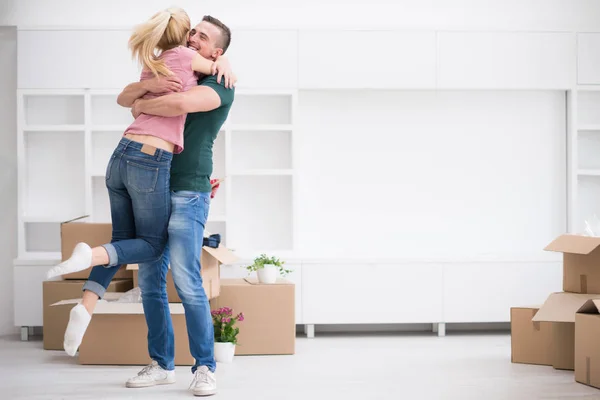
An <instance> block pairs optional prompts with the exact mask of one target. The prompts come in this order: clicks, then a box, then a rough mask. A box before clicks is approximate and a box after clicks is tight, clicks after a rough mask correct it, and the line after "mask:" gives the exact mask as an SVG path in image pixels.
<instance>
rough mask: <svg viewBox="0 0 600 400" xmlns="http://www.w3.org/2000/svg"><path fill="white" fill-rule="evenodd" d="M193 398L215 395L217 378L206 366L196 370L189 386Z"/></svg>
mask: <svg viewBox="0 0 600 400" xmlns="http://www.w3.org/2000/svg"><path fill="white" fill-rule="evenodd" d="M190 389H191V391H192V393H194V396H211V395H213V394H216V393H217V378H215V374H214V372H211V371H210V370H209V369H208V367H207V366H204V365H203V366H201V367H198V369H196V374H195V375H194V380H193V381H192V384H191V385H190Z"/></svg>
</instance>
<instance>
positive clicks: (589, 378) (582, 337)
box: [575, 299, 600, 389]
mask: <svg viewBox="0 0 600 400" xmlns="http://www.w3.org/2000/svg"><path fill="white" fill-rule="evenodd" d="M598 338H600V299H593V300H588V301H587V302H586V303H585V304H584V305H583V306H582V307H581V308H580V309H579V311H578V312H577V315H576V316H575V380H576V381H577V382H579V383H583V384H585V385H588V386H593V387H595V388H599V389H600V346H599V345H598Z"/></svg>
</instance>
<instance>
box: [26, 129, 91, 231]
mask: <svg viewBox="0 0 600 400" xmlns="http://www.w3.org/2000/svg"><path fill="white" fill-rule="evenodd" d="M24 141H25V162H26V167H25V171H26V178H25V182H26V184H25V188H24V189H25V193H23V195H24V196H25V199H24V203H23V204H24V210H23V213H24V215H30V216H39V217H40V218H56V217H57V216H60V217H61V218H66V219H71V218H76V217H79V216H81V215H84V214H85V168H84V165H85V162H84V158H85V151H84V135H83V133H82V132H25V133H24Z"/></svg>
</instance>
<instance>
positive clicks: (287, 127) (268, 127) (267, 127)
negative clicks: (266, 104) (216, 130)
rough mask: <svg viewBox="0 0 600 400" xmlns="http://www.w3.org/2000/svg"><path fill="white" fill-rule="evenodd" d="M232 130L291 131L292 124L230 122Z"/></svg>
mask: <svg viewBox="0 0 600 400" xmlns="http://www.w3.org/2000/svg"><path fill="white" fill-rule="evenodd" d="M230 127H231V130H232V131H249V132H272V131H291V130H292V129H293V125H292V124H231V126H230Z"/></svg>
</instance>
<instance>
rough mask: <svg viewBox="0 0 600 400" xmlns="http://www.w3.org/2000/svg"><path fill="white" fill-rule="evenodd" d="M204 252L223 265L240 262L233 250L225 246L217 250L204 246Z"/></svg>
mask: <svg viewBox="0 0 600 400" xmlns="http://www.w3.org/2000/svg"><path fill="white" fill-rule="evenodd" d="M202 250H204V251H206V252H207V253H208V254H210V255H211V256H213V257H214V258H216V259H217V260H219V261H220V262H221V264H233V263H235V262H237V261H238V260H239V258H238V257H237V256H236V255H235V254H233V252H232V251H231V250H229V249H228V248H227V247H224V246H219V247H218V248H216V249H215V248H213V247H208V246H204V247H202Z"/></svg>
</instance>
